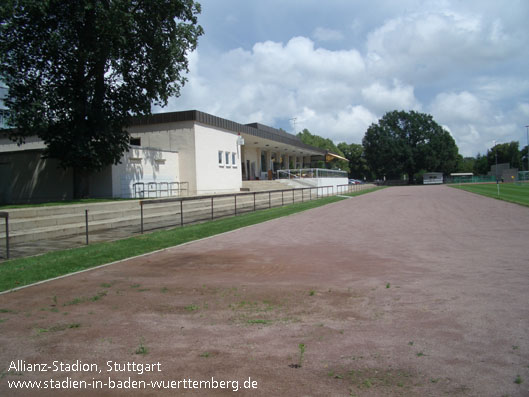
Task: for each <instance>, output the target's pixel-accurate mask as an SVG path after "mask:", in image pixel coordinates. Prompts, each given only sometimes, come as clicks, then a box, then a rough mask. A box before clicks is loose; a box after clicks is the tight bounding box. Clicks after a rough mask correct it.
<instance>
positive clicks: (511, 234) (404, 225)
mask: <svg viewBox="0 0 529 397" xmlns="http://www.w3.org/2000/svg"><path fill="white" fill-rule="evenodd" d="M528 224H529V209H528V208H526V207H521V206H518V205H515V204H510V203H506V202H502V201H498V200H493V199H489V198H486V197H482V196H478V195H474V194H471V193H468V192H464V191H460V190H457V189H451V188H449V187H445V186H426V187H423V186H419V187H392V188H388V189H384V190H380V191H377V192H374V193H370V194H367V195H363V196H359V197H356V198H354V199H350V200H343V201H340V202H337V203H334V204H330V205H327V206H324V207H319V208H316V209H313V210H310V211H306V212H303V213H298V214H295V215H292V216H289V217H285V218H280V219H275V220H272V221H270V222H266V223H262V224H259V225H255V226H252V227H248V228H244V229H239V230H236V231H233V232H231V233H227V234H223V235H219V236H215V237H213V238H209V239H205V240H201V241H196V242H193V243H190V244H187V245H184V246H180V247H174V248H170V249H167V250H165V251H164V252H160V253H156V254H152V255H147V256H143V257H139V258H136V259H131V260H127V261H124V262H121V263H117V264H114V265H112V266H108V267H104V268H100V269H95V270H91V271H88V272H85V273H81V274H78V275H75V276H71V277H67V278H64V279H60V280H55V281H52V282H49V283H45V284H41V285H37V286H33V287H30V288H26V289H23V290H20V291H17V292H16V293H11V294H5V295H1V296H0V308H1V309H2V312H1V313H0V318H1V319H2V322H0V346H2V349H0V363H4V364H3V367H4V368H7V365H8V363H9V362H10V361H11V360H25V361H26V362H31V363H34V362H39V363H40V362H49V363H51V362H53V361H54V360H58V361H61V362H67V363H72V362H76V360H81V361H82V362H83V363H94V364H96V365H98V366H99V368H100V369H102V372H101V373H98V372H86V373H71V372H69V373H54V374H49V373H34V372H28V371H23V373H22V374H17V375H14V374H9V373H5V372H4V373H5V376H4V377H3V378H2V379H0V394H2V395H9V394H10V390H8V389H7V382H8V381H12V380H45V379H49V378H50V377H52V378H55V379H57V380H64V379H66V377H67V376H69V377H70V378H72V379H74V380H79V379H83V380H87V381H92V380H93V379H97V380H104V381H105V382H106V381H108V379H109V377H110V378H111V379H113V380H114V381H115V380H121V381H126V380H128V379H131V380H145V381H150V380H153V379H154V380H164V381H166V382H167V381H171V380H175V381H179V380H182V379H192V380H196V381H200V380H211V379H212V377H214V379H216V380H224V381H228V380H230V381H235V380H236V381H238V382H239V383H238V386H239V387H240V389H238V393H237V395H243V396H252V397H255V396H270V395H274V396H302V395H307V396H343V395H369V396H389V395H391V396H393V395H395V396H399V395H401V396H442V395H450V396H502V395H509V396H512V397H514V396H527V395H529V387H528V385H529V368H528V364H529V337H528V333H527V330H528V329H529V306H528V305H527V302H529V289H528V288H527V286H528V285H529V257H528V255H527V237H528V236H527V225H528ZM138 352H140V353H146V354H139V353H138ZM108 360H112V361H114V362H118V363H124V362H132V361H133V362H137V363H140V362H141V363H157V362H160V365H161V371H160V372H156V373H148V374H145V373H144V374H139V373H137V372H134V371H133V370H129V371H125V372H107V367H106V364H105V363H107V361H108ZM249 378H251V380H253V381H255V382H256V389H251V390H250V389H244V387H243V383H244V381H247V380H248V379H249ZM250 383H251V382H250ZM107 391H108V389H104V390H103V391H102V392H101V394H105V393H106V392H107ZM78 392H79V391H78ZM121 392H123V393H124V391H121ZM137 392H139V393H140V394H144V395H150V394H152V393H153V391H152V390H150V389H149V390H142V391H137ZM54 393H55V392H54V391H53V393H52V391H51V390H41V391H39V392H35V393H33V394H32V393H31V392H28V393H27V394H28V395H38V396H46V395H55V394H54ZM79 393H80V394H81V395H93V391H92V390H91V391H80V392H79ZM91 393H92V394H91ZM175 393H178V394H182V395H191V396H192V395H197V393H198V394H201V395H213V396H217V395H218V396H227V395H233V389H229V390H227V389H224V390H221V389H208V390H201V391H197V390H182V389H181V390H177V391H175V390H156V394H157V395H158V394H162V395H174V394H175ZM96 394H97V393H96ZM120 395H121V394H120Z"/></svg>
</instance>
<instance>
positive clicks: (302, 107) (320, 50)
mask: <svg viewBox="0 0 529 397" xmlns="http://www.w3.org/2000/svg"><path fill="white" fill-rule="evenodd" d="M375 2H376V4H377V7H379V8H380V7H381V8H383V12H382V13H379V12H376V13H375V12H369V11H367V10H366V11H364V10H362V8H361V7H359V6H358V5H356V6H353V5H350V6H345V5H344V4H345V3H348V2H343V3H340V4H341V5H340V6H338V5H337V4H338V3H333V6H334V7H337V11H336V12H337V13H341V14H347V15H354V19H351V18H349V20H348V21H347V20H344V19H343V18H342V19H341V21H340V23H339V24H338V23H337V24H336V25H338V26H340V27H344V26H345V27H348V28H346V29H342V30H338V28H337V27H336V26H333V25H332V24H325V25H322V21H324V20H325V21H328V20H329V19H324V18H322V17H321V16H320V17H318V18H317V17H316V14H317V13H316V12H314V11H315V10H316V9H317V6H316V5H315V4H317V3H316V2H313V3H311V4H312V5H311V7H312V8H311V10H312V12H311V14H310V16H309V15H308V14H304V15H303V26H302V27H300V25H296V24H295V23H293V24H292V25H289V26H288V27H286V26H283V25H280V24H278V25H277V26H272V25H270V24H271V23H272V24H273V18H272V19H270V18H268V19H267V20H266V22H267V25H266V26H265V27H264V26H259V23H261V19H260V18H248V14H245V10H252V9H254V8H255V7H254V6H251V5H246V6H245V7H243V8H241V9H240V10H239V9H237V10H232V11H231V12H230V11H227V12H226V15H228V16H229V15H237V19H238V21H239V23H241V24H242V23H244V22H245V21H251V23H252V25H251V29H254V30H255V32H258V33H259V34H263V32H264V33H265V34H264V38H263V37H260V39H259V40H253V41H252V37H251V36H252V33H253V31H252V30H251V29H250V30H249V31H248V37H245V38H244V40H243V41H244V43H245V44H242V43H239V42H238V41H235V42H234V41H230V43H232V44H231V45H235V44H233V43H237V44H236V45H237V46H239V48H231V49H229V50H223V49H222V48H220V47H216V48H215V53H213V52H211V47H201V46H200V45H199V49H198V52H195V53H194V54H192V56H191V58H190V62H191V63H190V74H189V76H188V77H189V82H188V83H187V85H186V86H185V87H184V88H183V90H182V97H181V98H179V99H176V100H172V101H171V104H170V107H169V108H168V109H163V110H164V111H168V110H183V109H190V108H193V109H199V110H202V111H205V112H209V113H212V114H215V115H218V116H220V117H224V118H228V119H232V120H235V121H238V122H243V123H246V122H253V121H258V122H261V123H264V124H268V125H271V126H277V127H279V126H282V127H283V128H287V127H286V126H285V124H284V123H286V120H288V119H291V118H293V117H297V121H296V129H297V130H300V129H302V128H308V129H309V130H310V131H311V132H313V133H316V134H319V135H322V136H324V137H328V138H331V139H333V140H335V141H336V142H339V141H346V142H348V143H350V142H356V143H359V142H360V141H361V139H362V137H363V135H364V133H365V130H366V129H367V127H368V126H369V125H370V124H371V123H372V122H376V121H377V120H378V119H379V118H380V117H382V116H383V115H384V114H385V113H386V112H387V111H391V110H395V109H401V110H417V111H425V112H428V113H430V114H432V115H433V116H434V119H435V120H436V121H437V122H439V123H440V124H441V125H443V126H446V128H447V129H448V130H449V131H450V132H451V134H452V135H453V136H454V138H455V139H456V142H457V143H458V145H459V147H460V152H461V153H462V154H464V155H475V154H476V153H477V152H478V151H480V152H484V151H486V149H487V148H488V147H490V143H491V142H492V141H493V140H494V139H495V140H497V141H502V140H520V141H521V142H525V140H524V139H525V129H524V128H523V127H520V126H524V125H527V124H529V79H527V76H526V70H527V67H528V62H527V58H526V57H525V56H524V55H523V54H524V50H525V48H526V47H527V45H529V31H528V28H527V24H526V21H525V19H524V15H527V12H525V11H527V7H528V6H527V5H525V2H521V3H519V4H517V6H516V7H517V8H516V10H518V12H512V11H508V10H506V9H505V7H504V6H502V5H501V4H499V3H497V2H492V1H491V2H487V1H484V2H481V1H480V2H479V3H473V2H462V3H461V2H457V3H454V2H453V1H451V0H444V1H439V0H432V1H425V2H420V4H419V5H418V4H417V2H415V1H405V2H404V5H402V7H401V3H399V6H396V5H395V4H394V3H393V2H388V3H386V2H385V1H384V0H376V1H375ZM287 3H288V2H287ZM287 3H285V2H275V3H274V7H283V8H285V7H286V8H288V4H287ZM215 4H216V3H215ZM245 4H246V3H245ZM248 4H249V3H248ZM266 4H268V3H266ZM266 4H265V3H263V4H262V5H260V6H259V10H260V11H265V10H266V9H267V7H272V5H268V6H267V5H266ZM476 4H477V5H476ZM528 4H529V3H528ZM216 7H217V6H216ZM274 7H272V8H271V9H274V10H275V8H274ZM340 7H342V8H343V9H341V11H340V10H339V9H340ZM348 7H350V8H348ZM405 8H408V9H412V10H414V11H413V13H405V12H403V11H402V10H403V9H405ZM220 9H222V7H220V8H217V10H220ZM325 10H326V9H325ZM347 10H349V11H351V12H349V13H347ZM353 11H354V12H353ZM216 14H219V13H218V12H217V13H216ZM216 14H215V21H216V20H217V18H219V20H220V21H222V22H219V23H221V24H222V30H221V31H222V32H223V31H224V29H226V30H228V29H229V28H230V26H228V24H227V23H226V22H225V21H224V20H223V19H222V16H221V15H218V16H217V15H216ZM379 14H380V16H379ZM312 15H314V18H312V17H311V16H312ZM224 18H226V20H227V21H232V20H233V18H231V17H224ZM263 23H264V22H263ZM373 23H375V24H373ZM235 25H237V24H235ZM254 25H255V26H254ZM322 26H325V27H322ZM287 28H288V31H289V32H290V33H289V34H288V35H281V34H280V33H281V31H282V29H287ZM205 29H206V34H207V32H208V29H207V26H205ZM233 29H236V30H234V31H233V32H231V31H227V32H226V33H225V34H226V37H228V36H229V37H232V36H233V37H240V31H241V27H240V26H233ZM298 30H299V31H298ZM269 32H273V34H274V35H273V37H274V40H271V39H270V37H269V36H268V35H269ZM293 34H298V35H299V34H304V35H305V36H307V35H311V36H312V37H313V39H314V41H313V40H311V39H309V38H307V37H303V36H293ZM216 37H218V35H217V36H216ZM315 42H316V43H318V44H315ZM247 43H251V44H250V45H248V44H247ZM340 46H341V47H340ZM329 48H332V49H329ZM281 123H283V124H281Z"/></svg>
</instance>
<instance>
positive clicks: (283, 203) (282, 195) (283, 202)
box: [281, 190, 285, 207]
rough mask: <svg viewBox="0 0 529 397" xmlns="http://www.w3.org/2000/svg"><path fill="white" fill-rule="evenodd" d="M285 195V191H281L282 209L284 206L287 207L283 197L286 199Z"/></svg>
mask: <svg viewBox="0 0 529 397" xmlns="http://www.w3.org/2000/svg"><path fill="white" fill-rule="evenodd" d="M283 193H284V190H281V207H282V206H283V205H285V200H284V198H283V197H284V194H283Z"/></svg>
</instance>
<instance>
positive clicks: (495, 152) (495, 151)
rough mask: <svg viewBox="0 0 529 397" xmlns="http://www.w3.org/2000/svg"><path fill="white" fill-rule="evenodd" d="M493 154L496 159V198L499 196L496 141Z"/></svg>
mask: <svg viewBox="0 0 529 397" xmlns="http://www.w3.org/2000/svg"><path fill="white" fill-rule="evenodd" d="M494 154H495V157H496V187H497V188H498V196H499V195H500V181H499V179H498V148H497V147H496V140H494Z"/></svg>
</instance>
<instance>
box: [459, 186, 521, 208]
mask: <svg viewBox="0 0 529 397" xmlns="http://www.w3.org/2000/svg"><path fill="white" fill-rule="evenodd" d="M450 186H452V187H455V188H457V189H462V190H466V191H468V192H472V193H477V194H481V195H483V196H487V197H492V198H495V199H499V200H505V201H509V202H511V203H516V204H521V205H525V206H528V207H529V183H522V184H521V185H517V184H515V183H500V195H499V196H498V187H497V186H496V184H495V183H486V184H468V185H450Z"/></svg>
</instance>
